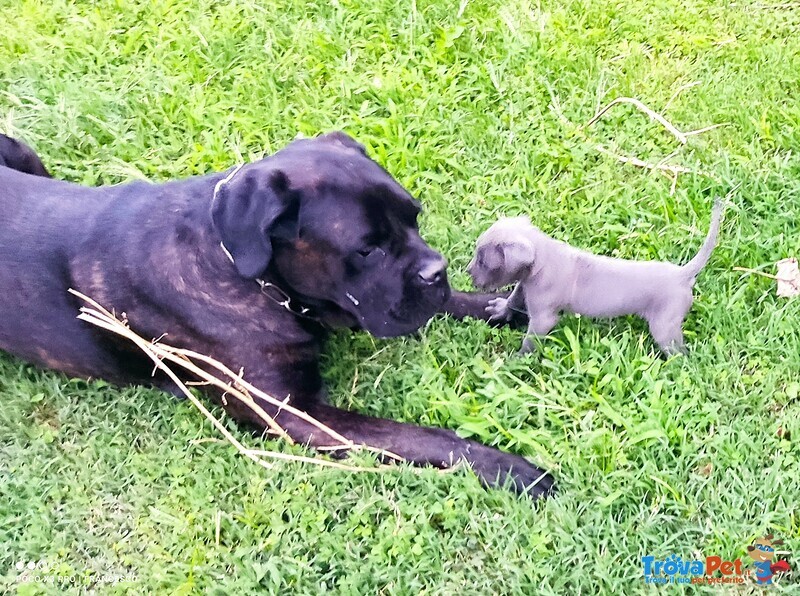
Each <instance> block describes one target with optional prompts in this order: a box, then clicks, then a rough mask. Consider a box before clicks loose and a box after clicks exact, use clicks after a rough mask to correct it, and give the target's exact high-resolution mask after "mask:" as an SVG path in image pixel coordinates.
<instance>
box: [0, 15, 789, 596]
mask: <svg viewBox="0 0 800 596" xmlns="http://www.w3.org/2000/svg"><path fill="white" fill-rule="evenodd" d="M0 22H3V23H6V24H5V25H3V27H2V34H0V130H2V131H3V132H8V133H10V134H14V135H17V136H20V137H22V138H24V139H25V140H26V141H28V142H29V143H30V144H31V145H33V146H34V147H35V148H36V149H37V151H38V152H39V153H40V155H42V157H43V159H44V161H45V163H46V164H47V166H48V167H49V168H50V170H51V172H53V173H54V175H56V176H57V177H60V178H65V179H69V180H72V181H76V182H80V183H83V184H88V185H96V184H101V183H117V182H122V181H126V180H132V179H136V178H148V179H151V180H167V179H171V178H177V177H185V176H190V175H194V174H201V173H207V172H211V171H217V170H222V169H224V168H227V167H229V166H231V165H233V164H235V163H237V162H239V161H242V160H254V159H258V158H259V157H261V156H262V155H264V154H268V153H270V152H273V151H275V150H277V149H279V148H280V147H282V146H283V145H285V144H286V143H288V142H289V141H290V140H292V139H293V138H295V137H296V136H297V135H306V136H312V135H316V134H318V133H320V132H323V131H329V130H332V129H344V130H346V131H347V132H349V133H350V134H352V135H354V136H355V137H356V138H358V139H359V140H360V141H361V142H363V143H364V144H365V145H366V146H367V147H368V149H369V151H370V153H371V155H373V156H374V157H375V158H376V159H377V160H378V161H379V162H380V163H381V164H383V165H384V166H385V167H386V168H387V169H388V170H389V172H391V173H392V174H393V175H394V176H395V177H396V178H397V179H398V180H399V181H400V182H401V183H403V184H404V185H405V186H406V187H407V188H408V189H409V190H410V191H411V192H412V193H413V194H414V195H415V196H417V197H419V198H420V200H421V201H422V203H423V205H424V207H425V211H424V215H423V217H422V220H421V228H422V233H423V236H424V237H425V238H426V239H427V240H428V241H429V242H430V243H431V244H432V245H433V246H434V247H436V248H437V249H439V250H441V251H442V252H443V253H444V254H445V255H446V256H447V257H448V259H449V261H450V276H451V281H452V284H453V286H454V287H457V288H461V289H467V288H468V287H469V279H468V277H467V275H466V272H465V267H466V264H467V262H468V261H469V259H470V257H471V252H472V249H473V246H474V242H475V240H476V238H477V237H478V235H479V234H480V232H482V231H483V230H484V229H485V228H486V227H488V225H489V224H490V223H492V222H493V221H494V220H495V218H496V217H497V216H498V215H499V214H501V213H502V214H511V215H517V214H528V215H529V216H530V217H531V219H532V220H533V221H534V223H535V224H536V225H538V226H539V227H541V228H542V229H543V230H545V231H546V232H548V233H550V234H552V235H554V236H556V237H558V238H560V239H563V240H566V241H568V242H570V243H572V244H574V245H577V246H580V247H583V248H587V249H590V250H593V251H595V252H599V253H604V254H608V255H613V256H620V257H627V258H639V259H667V260H672V261H676V262H682V261H685V260H687V259H688V258H689V257H690V256H691V255H692V254H694V252H695V251H696V250H697V248H698V247H699V245H700V243H701V242H702V238H703V236H704V235H705V232H706V229H707V226H708V221H709V216H710V211H711V203H712V200H713V198H714V197H715V196H723V195H726V194H727V193H728V192H729V191H730V190H731V189H732V188H734V187H736V186H737V185H740V186H739V187H738V189H737V190H735V192H733V193H732V194H731V196H730V199H729V201H730V206H729V208H728V210H727V212H726V215H725V221H724V224H723V228H722V234H721V238H720V243H719V246H718V247H717V249H716V251H715V252H714V255H713V257H712V259H711V261H710V263H709V265H708V267H707V268H706V270H705V271H704V272H703V273H702V274H701V276H700V278H699V280H698V284H697V286H696V288H695V295H696V301H695V304H694V308H693V309H692V311H691V313H690V315H689V318H688V320H687V322H686V325H685V329H686V335H687V341H688V343H689V346H690V351H689V354H688V356H686V357H677V358H673V359H670V360H667V361H665V360H662V359H661V358H659V356H658V354H657V352H656V350H655V348H654V345H653V343H652V341H651V339H650V337H649V335H648V333H647V329H646V326H645V325H644V324H643V323H642V322H641V321H639V320H636V319H633V318H622V319H617V320H614V321H590V320H587V319H585V318H584V319H580V318H578V317H566V318H565V319H564V320H563V321H562V323H561V324H560V325H559V326H558V327H557V328H556V329H555V330H554V331H553V333H552V334H551V335H550V336H549V337H548V338H547V339H545V340H544V341H543V342H542V343H541V347H540V351H539V353H538V354H537V355H536V356H535V357H529V358H525V359H515V358H514V357H513V354H514V351H515V350H516V349H517V348H518V346H519V344H520V342H521V339H522V338H521V334H520V332H519V331H515V330H510V329H501V330H496V329H490V328H488V327H487V326H486V325H484V324H482V323H480V322H477V321H470V322H456V321H453V320H448V319H446V318H436V319H434V320H432V321H431V322H430V323H429V324H428V325H427V326H426V327H425V328H424V329H423V330H422V332H421V333H420V334H419V336H418V337H413V338H402V339H395V340H390V341H384V340H377V339H373V338H371V337H369V336H368V335H366V334H351V333H346V332H341V333H337V334H335V335H334V336H333V337H332V338H331V340H330V342H329V345H328V348H327V351H326V356H325V360H324V369H325V371H326V376H327V378H328V380H329V388H330V393H331V395H332V400H333V401H334V402H336V403H337V404H340V405H343V406H345V407H348V408H353V409H356V410H359V411H362V412H366V413H370V414H374V415H381V416H386V417H391V418H394V419H398V420H403V421H409V422H420V423H423V424H430V425H439V426H444V427H448V428H452V429H455V430H457V431H458V432H459V433H461V434H462V435H464V436H471V437H473V438H476V439H478V440H481V441H483V442H486V443H489V444H492V445H495V446H497V447H500V448H502V449H506V450H510V451H514V452H518V453H521V454H524V455H525V456H528V457H530V458H531V459H532V460H533V461H536V462H537V463H538V464H539V465H541V466H543V467H547V468H548V469H550V470H552V472H553V474H554V475H555V477H556V479H557V481H558V484H559V489H560V492H559V494H558V496H557V497H555V498H553V499H551V500H548V501H547V502H542V503H532V502H531V501H530V500H528V499H526V498H517V497H515V496H514V495H513V494H511V493H509V492H506V491H502V490H489V491H487V490H484V489H482V488H481V487H480V485H479V484H478V481H477V480H476V479H475V477H474V476H472V475H471V474H470V473H468V472H466V471H460V472H457V473H455V474H439V473H437V472H435V471H433V470H426V471H424V472H423V473H421V474H417V473H414V472H413V471H412V470H410V469H408V468H404V467H402V466H398V467H397V469H396V470H393V471H390V472H384V473H380V474H378V473H371V472H361V473H348V472H343V471H338V470H330V469H324V468H320V467H315V466H311V465H306V464H298V463H277V464H276V465H275V467H274V468H273V469H271V470H264V469H261V468H258V467H256V466H254V465H253V464H252V463H250V462H249V461H247V460H245V459H244V458H241V457H239V456H237V455H235V453H234V452H233V450H232V448H231V447H230V446H229V445H227V444H226V443H224V442H223V441H222V440H220V439H219V435H218V434H217V433H216V432H215V431H214V429H213V428H212V427H211V426H210V424H208V423H206V422H205V421H204V419H203V418H202V417H201V415H200V414H199V413H198V412H197V411H195V410H194V409H193V407H192V405H191V404H190V403H189V402H188V401H179V400H176V399H174V398H172V397H169V396H167V395H164V394H161V393H159V392H157V391H154V390H150V389H144V388H125V389H117V388H114V387H111V386H108V385H106V384H103V383H101V382H88V383H87V382H85V381H78V380H70V379H68V378H66V377H64V376H62V375H59V374H55V373H51V372H44V371H41V370H37V369H35V368H33V367H31V366H29V365H26V364H24V363H22V362H20V361H19V360H16V359H14V358H12V357H10V356H7V355H2V356H0V395H1V396H2V407H0V592H2V591H4V590H6V589H8V590H9V591H10V592H11V593H18V594H38V593H51V594H60V593H65V592H66V593H83V592H86V591H88V590H90V589H94V590H96V592H97V593H99V594H105V593H130V594H155V593H158V594H162V593H163V594H170V593H174V594H190V593H209V594H248V593H254V592H257V591H259V590H263V591H268V592H272V593H281V594H287V593H303V594H318V593H325V592H332V593H341V594H375V593H385V594H514V593H524V594H595V593H599V594H620V593H625V594H628V593H640V592H642V593H643V592H648V593H650V592H652V591H653V589H654V588H653V587H652V586H647V585H645V584H644V581H643V579H642V575H643V572H642V563H641V557H642V556H645V555H653V556H655V557H656V558H658V559H663V558H666V557H667V556H668V555H671V554H676V555H678V556H681V557H683V559H688V558H693V557H697V556H711V555H718V556H720V557H723V558H726V559H730V560H734V559H736V558H742V560H743V562H745V563H749V562H750V559H749V558H747V552H746V550H745V548H746V546H747V545H748V544H750V543H751V542H752V541H753V540H754V539H756V538H758V537H760V536H763V535H764V534H765V533H768V532H772V533H774V534H776V536H777V537H780V538H783V539H784V540H785V541H786V544H785V545H784V547H783V548H784V549H785V550H789V551H793V550H794V551H798V550H800V519H798V513H799V512H798V505H797V504H798V503H799V502H800V482H798V470H799V469H800V461H799V460H800V447H799V445H800V423H798V420H799V419H800V395H799V394H800V382H799V379H798V371H799V370H800V325H798V315H800V300H798V299H794V300H791V299H786V298H778V297H776V295H775V282H774V281H773V280H771V279H768V278H766V277H762V276H758V275H749V274H746V273H743V272H741V271H736V270H734V267H747V268H754V269H759V270H762V271H764V272H766V273H773V274H774V273H775V267H774V263H775V262H776V261H778V260H780V259H783V258H785V257H788V256H793V255H794V256H798V255H800V227H799V226H798V218H800V205H799V204H798V192H800V157H798V148H799V147H800V102H798V92H800V6H798V5H797V4H796V3H788V4H780V3H779V4H778V5H775V6H769V5H765V4H763V3H758V2H753V1H751V0H745V1H737V2H736V3H733V2H728V1H727V0H707V1H701V0H636V1H633V0H630V1H625V0H558V1H556V0H542V1H541V2H536V1H534V0H506V1H503V2H491V1H489V0H471V1H467V0H462V2H461V4H460V5H459V4H457V3H454V2H444V1H442V0H410V1H392V0H369V1H367V0H330V1H329V0H304V1H300V0H277V1H275V2H254V1H244V0H242V1H237V2H233V1H210V0H204V1H198V2H190V1H189V0H154V1H152V2H144V1H142V2H139V3H133V2H127V1H124V0H99V1H97V2H65V1H63V0H48V1H45V0H24V1H16V0H0ZM692 83H697V84H696V85H694V86H690V87H688V85H689V84H692ZM620 96H628V97H634V98H638V99H640V100H642V101H644V102H645V103H646V104H647V105H648V106H650V107H652V108H653V109H655V110H657V111H659V112H661V113H663V114H664V116H665V117H666V118H667V119H668V120H669V121H670V122H672V123H673V124H674V125H675V126H677V127H678V128H679V129H681V130H683V131H689V130H694V129H700V128H703V127H706V126H710V125H713V124H725V126H722V127H719V128H715V129H713V130H710V131H707V132H704V133H702V134H698V135H693V136H690V137H689V138H688V142H687V143H686V144H685V145H681V144H680V143H679V142H678V141H677V140H676V139H675V137H674V136H672V135H671V134H669V133H668V132H667V131H665V130H664V128H663V127H661V126H660V125H659V124H657V123H656V122H653V121H652V120H650V119H649V118H648V117H647V116H646V115H645V114H643V113H641V112H639V111H637V110H636V109H635V108H634V107H632V106H629V105H621V106H616V107H614V108H613V109H612V110H610V111H609V112H608V113H606V114H605V115H604V116H603V117H602V119H601V120H600V121H599V122H598V123H596V124H594V125H592V126H591V127H588V128H585V127H584V128H582V127H581V125H583V124H585V123H586V122H587V121H589V120H590V118H591V117H592V116H593V115H594V114H595V112H596V111H597V110H598V109H599V108H600V107H602V106H603V105H605V104H606V103H608V102H609V101H611V100H612V99H614V98H616V97H620ZM598 144H600V145H602V146H603V147H606V148H607V149H609V150H610V151H612V152H614V153H616V154H619V155H628V156H636V157H638V158H640V159H642V160H645V161H647V162H651V163H658V162H660V161H661V160H662V159H663V158H664V157H666V156H669V155H670V154H672V153H673V152H675V151H677V154H675V155H674V156H672V157H670V158H669V160H668V162H667V163H670V164H680V165H682V166H685V167H687V168H689V169H691V170H693V172H694V173H683V174H680V175H679V176H678V178H677V181H676V182H675V183H674V188H673V180H671V179H670V178H669V177H667V176H663V175H661V174H660V173H653V172H651V171H648V170H647V169H645V168H641V167H637V166H634V165H631V164H628V163H623V162H621V161H619V160H618V159H615V158H614V157H611V156H609V155H606V154H604V153H602V152H600V151H598V150H597V145H598ZM214 412H215V413H216V414H217V415H219V416H222V412H221V410H220V409H215V410H214ZM226 423H227V425H228V427H229V428H230V429H231V430H232V431H233V432H234V433H235V435H236V436H237V437H239V438H241V439H243V440H249V441H251V442H253V441H255V442H256V443H257V442H258V440H253V439H250V438H249V436H248V435H247V433H245V432H244V431H243V430H242V429H239V428H237V427H236V425H235V424H234V423H232V422H231V421H230V420H227V421H226ZM265 443H266V445H267V447H268V448H269V449H273V450H281V451H285V452H292V453H304V451H303V450H302V449H300V448H296V447H289V446H286V445H284V444H281V443H280V442H277V441H266V442H265ZM357 461H358V462H359V463H362V464H365V465H368V464H369V463H370V460H369V459H368V458H367V457H366V456H361V457H359V458H357ZM29 561H33V562H38V563H39V564H40V571H41V575H42V576H44V577H45V581H44V582H40V583H38V584H37V583H32V582H28V583H25V582H22V581H20V574H21V572H20V571H19V570H18V569H17V567H18V565H20V564H25V563H27V562H29ZM108 576H125V577H124V578H123V581H115V579H114V578H110V577H108ZM70 578H72V581H73V582H74V583H70ZM797 581H798V580H797V575H796V574H795V575H794V576H788V577H784V578H783V579H782V580H781V581H780V584H779V585H778V586H776V587H775V588H774V591H775V592H778V593H792V592H793V590H797V583H796V582H797ZM664 589H668V588H664ZM688 589H689V590H691V591H700V592H702V591H706V592H723V593H724V592H725V591H726V588H720V587H712V588H709V587H705V588H704V587H698V586H692V587H689V588H688ZM749 589H751V590H753V591H754V592H755V591H756V589H755V588H749ZM671 591H674V590H671ZM793 593H797V592H796V591H795V592H793Z"/></svg>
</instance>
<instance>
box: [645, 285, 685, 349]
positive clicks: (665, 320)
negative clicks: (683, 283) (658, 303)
mask: <svg viewBox="0 0 800 596" xmlns="http://www.w3.org/2000/svg"><path fill="white" fill-rule="evenodd" d="M678 302H680V304H673V305H670V306H669V307H667V308H665V309H663V310H660V311H658V312H656V313H652V314H649V315H648V316H646V317H645V318H646V320H647V324H648V325H649V327H650V334H651V335H652V336H653V339H654V340H655V342H656V344H658V347H659V349H660V350H661V352H662V353H663V354H664V355H665V356H673V355H675V354H685V353H686V344H685V343H684V339H683V320H684V319H685V318H686V313H688V312H689V309H690V308H691V306H692V297H691V293H690V294H689V299H688V304H687V300H686V298H685V297H682V299H680V300H678Z"/></svg>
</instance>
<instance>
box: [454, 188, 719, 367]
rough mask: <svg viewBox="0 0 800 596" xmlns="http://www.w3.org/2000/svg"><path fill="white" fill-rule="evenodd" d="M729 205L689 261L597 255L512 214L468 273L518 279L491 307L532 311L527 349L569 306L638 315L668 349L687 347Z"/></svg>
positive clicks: (499, 317)
mask: <svg viewBox="0 0 800 596" xmlns="http://www.w3.org/2000/svg"><path fill="white" fill-rule="evenodd" d="M722 210H723V203H722V201H719V200H717V201H715V203H714V209H713V212H712V215H711V227H710V229H709V231H708V235H707V236H706V239H705V242H704V243H703V246H701V247H700V251H699V252H698V253H697V255H696V256H695V257H694V258H693V259H692V260H691V261H689V262H688V263H686V264H685V265H683V266H679V265H673V264H672V263H664V262H660V261H628V260H624V259H613V258H611V257H604V256H598V255H593V254H591V253H589V252H586V251H583V250H579V249H577V248H574V247H572V246H570V245H569V244H566V243H565V242H561V241H559V240H556V239H554V238H551V237H550V236H548V235H546V234H545V233H544V232H542V231H541V230H539V229H538V228H536V227H534V226H533V225H531V223H530V221H529V220H528V218H527V217H511V218H503V219H500V220H498V221H497V222H496V223H495V224H494V225H492V227H490V228H489V229H488V230H487V231H486V232H484V233H483V234H482V235H481V237H480V238H479V239H478V246H477V250H476V251H475V257H474V258H473V259H472V261H471V262H470V264H469V266H468V268H467V270H468V271H469V274H470V275H471V276H472V280H473V282H474V283H475V285H476V286H478V287H480V288H483V289H497V288H501V287H503V286H507V285H509V284H512V283H516V284H517V285H516V287H515V288H514V291H513V292H512V293H511V295H510V296H509V297H508V298H507V299H506V298H496V299H494V300H492V301H491V302H490V303H489V306H488V307H487V308H486V311H487V313H489V314H490V315H491V316H492V318H491V320H494V321H508V320H510V319H511V316H512V314H513V312H514V311H524V312H527V313H528V317H529V321H528V331H527V335H526V336H525V339H524V341H523V342H522V349H521V350H520V354H526V353H528V352H530V351H532V350H533V342H532V341H531V336H533V335H537V336H544V335H547V334H548V333H549V332H550V330H551V329H553V327H555V325H556V323H558V319H559V317H560V315H561V313H562V312H565V311H566V312H573V313H578V314H581V315H585V316H589V317H618V316H621V315H638V316H640V317H642V318H643V319H645V320H646V321H647V323H648V324H649V326H650V333H651V334H652V335H653V338H654V339H655V341H656V343H657V344H658V346H659V348H661V351H662V352H663V353H664V354H666V355H670V354H674V353H676V352H683V351H685V348H684V342H683V329H682V325H683V320H684V318H685V317H686V313H687V312H689V309H690V308H691V307H692V299H693V297H692V287H693V286H694V282H695V277H696V276H697V274H698V273H699V272H700V270H701V269H702V268H703V267H704V266H705V264H706V263H707V262H708V259H709V257H710V256H711V251H712V250H713V249H714V245H715V244H716V241H717V233H718V231H719V224H720V219H721V217H722Z"/></svg>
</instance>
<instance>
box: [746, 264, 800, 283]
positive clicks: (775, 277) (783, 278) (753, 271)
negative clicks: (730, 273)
mask: <svg viewBox="0 0 800 596" xmlns="http://www.w3.org/2000/svg"><path fill="white" fill-rule="evenodd" d="M733 270H734V271H742V272H744V273H752V274H753V275H760V276H762V277H768V278H770V279H774V280H777V281H783V282H786V283H792V282H794V280H793V279H786V278H785V277H780V276H778V275H772V274H771V273H764V272H763V271H758V270H757V269H748V268H747V267H734V268H733Z"/></svg>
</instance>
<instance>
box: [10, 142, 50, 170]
mask: <svg viewBox="0 0 800 596" xmlns="http://www.w3.org/2000/svg"><path fill="white" fill-rule="evenodd" d="M0 166H6V167H8V168H12V169H14V170H19V171H20V172H25V173H26V174H33V175H34V176H43V177H45V178H50V173H49V172H48V171H47V168H45V167H44V164H43V163H42V160H40V159H39V156H38V155H36V154H35V153H34V152H33V150H32V149H31V148H30V147H28V146H27V145H26V144H25V143H23V142H21V141H18V140H16V139H12V138H11V137H7V136H6V135H4V134H0Z"/></svg>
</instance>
